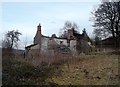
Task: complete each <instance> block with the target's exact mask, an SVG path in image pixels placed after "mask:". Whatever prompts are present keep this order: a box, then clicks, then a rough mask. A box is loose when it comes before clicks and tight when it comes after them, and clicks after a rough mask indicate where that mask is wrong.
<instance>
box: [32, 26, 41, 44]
mask: <svg viewBox="0 0 120 87" xmlns="http://www.w3.org/2000/svg"><path fill="white" fill-rule="evenodd" d="M40 43H41V25H40V24H39V25H38V26H37V32H36V35H35V37H34V44H40Z"/></svg>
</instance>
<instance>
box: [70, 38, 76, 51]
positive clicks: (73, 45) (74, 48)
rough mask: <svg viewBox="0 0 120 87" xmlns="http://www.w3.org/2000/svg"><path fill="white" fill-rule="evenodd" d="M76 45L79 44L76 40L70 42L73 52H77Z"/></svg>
mask: <svg viewBox="0 0 120 87" xmlns="http://www.w3.org/2000/svg"><path fill="white" fill-rule="evenodd" d="M76 43H77V41H76V40H71V41H70V50H71V51H76Z"/></svg>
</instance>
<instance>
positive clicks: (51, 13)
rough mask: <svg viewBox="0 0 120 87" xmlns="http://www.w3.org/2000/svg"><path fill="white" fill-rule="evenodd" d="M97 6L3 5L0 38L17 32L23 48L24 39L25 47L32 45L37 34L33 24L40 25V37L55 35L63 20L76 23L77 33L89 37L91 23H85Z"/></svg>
mask: <svg viewBox="0 0 120 87" xmlns="http://www.w3.org/2000/svg"><path fill="white" fill-rule="evenodd" d="M98 4H100V2H98V1H97V0H96V2H95V0H94V2H19V3H18V2H4V3H2V5H1V4H0V6H1V8H2V10H0V12H2V15H0V16H2V29H1V30H0V35H1V37H3V35H4V34H5V32H7V31H10V30H13V29H14V30H18V31H20V32H21V33H22V36H20V39H21V41H20V42H19V43H20V47H23V45H24V44H25V40H27V44H30V43H31V44H32V42H33V38H34V36H35V34H36V31H37V25H38V24H39V23H40V24H41V26H42V34H43V35H46V36H51V35H52V34H56V35H57V36H58V35H59V31H60V28H62V27H63V25H64V23H65V21H71V22H75V23H77V25H78V26H79V31H80V32H82V30H83V28H86V31H87V33H88V35H89V36H90V37H92V32H93V27H92V24H93V22H91V21H89V20H90V17H91V11H93V8H96V7H97V5H98Z"/></svg>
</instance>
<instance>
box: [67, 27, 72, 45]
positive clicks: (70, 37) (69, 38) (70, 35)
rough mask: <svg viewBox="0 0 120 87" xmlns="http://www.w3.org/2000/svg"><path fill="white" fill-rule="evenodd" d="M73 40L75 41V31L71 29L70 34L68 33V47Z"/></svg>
mask: <svg viewBox="0 0 120 87" xmlns="http://www.w3.org/2000/svg"><path fill="white" fill-rule="evenodd" d="M72 39H74V36H73V30H72V29H69V30H68V33H67V43H68V46H70V40H72Z"/></svg>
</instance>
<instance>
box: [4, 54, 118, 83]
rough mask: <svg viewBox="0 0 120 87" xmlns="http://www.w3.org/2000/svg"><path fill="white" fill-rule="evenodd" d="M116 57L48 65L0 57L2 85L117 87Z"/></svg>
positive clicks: (87, 57)
mask: <svg viewBox="0 0 120 87" xmlns="http://www.w3.org/2000/svg"><path fill="white" fill-rule="evenodd" d="M118 58H120V55H115V54H113V55H108V54H97V55H80V56H78V57H72V58H68V59H65V60H62V61H59V62H58V63H54V64H51V65H49V66H48V64H47V63H45V62H43V63H42V64H41V65H39V66H33V65H32V64H31V63H30V62H27V61H25V60H24V59H22V58H14V55H12V54H10V55H9V56H5V55H4V56H3V60H2V66H3V70H2V81H3V82H2V83H3V85H118V83H119V82H118V79H119V75H118Z"/></svg>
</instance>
